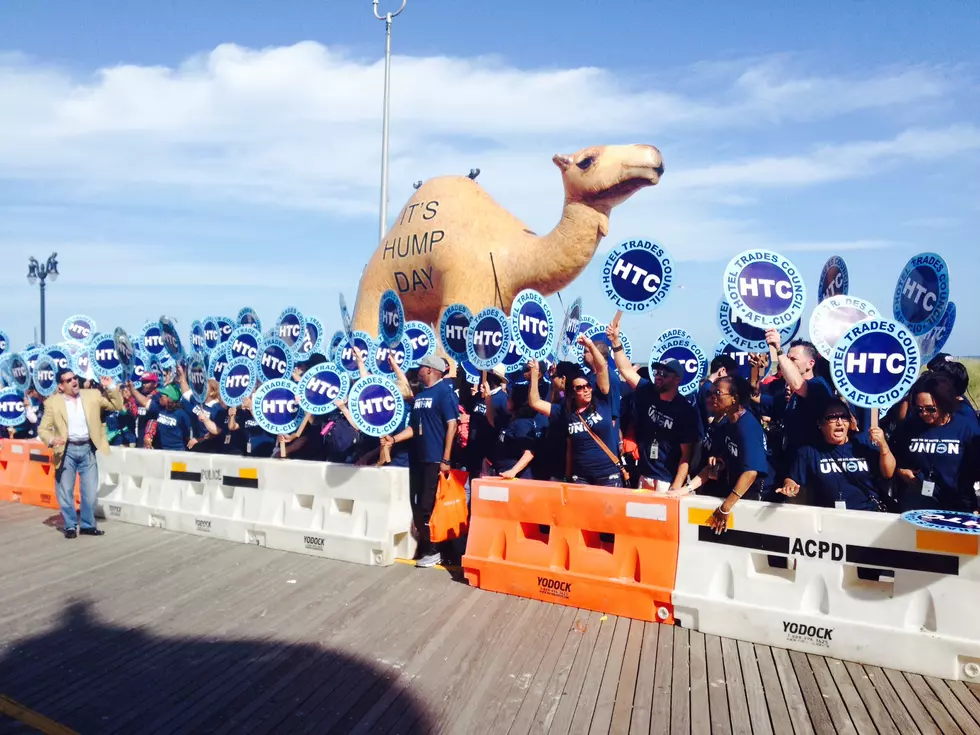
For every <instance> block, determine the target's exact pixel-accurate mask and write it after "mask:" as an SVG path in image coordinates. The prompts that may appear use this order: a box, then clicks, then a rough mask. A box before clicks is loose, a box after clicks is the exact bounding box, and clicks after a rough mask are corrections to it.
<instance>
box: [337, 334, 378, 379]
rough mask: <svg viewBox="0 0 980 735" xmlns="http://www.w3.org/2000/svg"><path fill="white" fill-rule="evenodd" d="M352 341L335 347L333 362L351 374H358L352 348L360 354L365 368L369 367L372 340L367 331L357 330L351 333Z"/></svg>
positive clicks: (372, 352)
mask: <svg viewBox="0 0 980 735" xmlns="http://www.w3.org/2000/svg"><path fill="white" fill-rule="evenodd" d="M351 336H352V337H353V341H352V342H348V341H346V340H345V341H344V343H343V344H342V345H341V346H340V347H339V348H337V357H336V358H335V359H334V362H335V363H336V364H337V367H339V368H340V369H341V370H346V371H347V372H348V373H350V374H351V375H352V376H359V375H360V370H359V368H358V367H357V358H356V357H355V355H354V350H357V352H358V353H359V354H360V356H361V360H362V361H363V362H364V367H365V369H368V370H369V369H370V366H371V361H372V355H374V341H373V340H372V339H371V335H370V334H368V333H367V332H361V331H357V332H354V333H353V334H352V335H351Z"/></svg>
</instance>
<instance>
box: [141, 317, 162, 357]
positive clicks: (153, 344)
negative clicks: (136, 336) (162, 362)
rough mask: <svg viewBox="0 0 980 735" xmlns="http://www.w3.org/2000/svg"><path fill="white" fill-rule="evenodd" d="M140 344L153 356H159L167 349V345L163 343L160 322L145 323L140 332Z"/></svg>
mask: <svg viewBox="0 0 980 735" xmlns="http://www.w3.org/2000/svg"><path fill="white" fill-rule="evenodd" d="M140 344H141V345H143V349H144V350H145V351H146V352H147V353H148V354H149V355H150V356H151V357H159V356H160V355H162V354H163V353H164V352H165V351H166V349H167V346H166V345H165V344H164V343H163V332H162V331H161V330H160V322H147V323H146V324H144V325H143V329H142V331H141V332H140Z"/></svg>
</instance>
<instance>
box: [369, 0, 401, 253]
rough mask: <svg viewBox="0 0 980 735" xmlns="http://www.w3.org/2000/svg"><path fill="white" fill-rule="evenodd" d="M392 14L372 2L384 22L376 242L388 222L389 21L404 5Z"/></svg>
mask: <svg viewBox="0 0 980 735" xmlns="http://www.w3.org/2000/svg"><path fill="white" fill-rule="evenodd" d="M407 2H408V0H402V6H401V7H400V8H398V10H397V11H395V12H394V13H386V14H385V15H379V14H378V0H372V3H373V5H374V17H375V18H377V19H378V20H383V21H384V22H385V98H384V116H383V122H382V126H381V215H380V222H379V225H378V229H379V230H380V233H379V235H378V242H380V241H381V240H383V239H384V236H385V230H386V229H387V222H388V95H389V92H390V90H391V19H392V18H394V17H395V16H396V15H400V14H401V12H402V11H403V10H404V9H405V3H407Z"/></svg>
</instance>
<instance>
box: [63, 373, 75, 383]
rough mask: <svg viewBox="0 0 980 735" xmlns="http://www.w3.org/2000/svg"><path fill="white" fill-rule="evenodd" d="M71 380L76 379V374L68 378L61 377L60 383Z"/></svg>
mask: <svg viewBox="0 0 980 735" xmlns="http://www.w3.org/2000/svg"><path fill="white" fill-rule="evenodd" d="M73 380H78V376H77V375H72V376H71V377H70V378H62V379H61V382H62V383H71V382H72V381H73Z"/></svg>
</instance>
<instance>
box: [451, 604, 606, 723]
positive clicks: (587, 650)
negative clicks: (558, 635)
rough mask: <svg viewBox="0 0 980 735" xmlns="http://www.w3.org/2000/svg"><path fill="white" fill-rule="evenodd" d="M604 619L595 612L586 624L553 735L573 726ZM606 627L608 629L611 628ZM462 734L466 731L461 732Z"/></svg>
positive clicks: (556, 716) (554, 717)
mask: <svg viewBox="0 0 980 735" xmlns="http://www.w3.org/2000/svg"><path fill="white" fill-rule="evenodd" d="M602 617H603V614H602V613H599V612H593V613H591V614H590V615H589V618H588V621H587V622H586V624H585V632H584V633H582V636H583V639H582V642H581V643H580V644H579V647H578V651H576V653H575V660H574V662H573V663H572V669H571V671H569V673H568V679H567V680H566V681H565V689H564V691H563V692H562V696H561V699H560V700H559V702H558V707H557V708H556V709H555V714H554V716H553V717H552V719H551V724H550V726H549V728H548V732H549V733H550V734H551V735H565V734H566V733H567V732H568V730H569V728H570V727H571V725H572V717H574V715H575V709H576V707H577V706H578V702H579V695H580V694H581V692H582V686H583V685H584V684H585V678H586V675H587V674H588V672H589V670H590V666H589V662H590V661H591V660H592V655H593V652H594V651H595V650H596V647H597V642H598V639H599V632H600V630H601V629H602V626H603V625H604V624H603V623H600V619H601V618H602ZM607 619H608V618H607ZM606 627H607V628H608V627H609V626H606ZM460 732H466V731H464V730H460Z"/></svg>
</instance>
